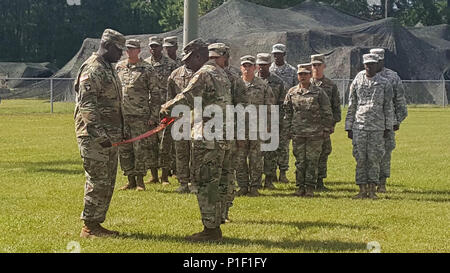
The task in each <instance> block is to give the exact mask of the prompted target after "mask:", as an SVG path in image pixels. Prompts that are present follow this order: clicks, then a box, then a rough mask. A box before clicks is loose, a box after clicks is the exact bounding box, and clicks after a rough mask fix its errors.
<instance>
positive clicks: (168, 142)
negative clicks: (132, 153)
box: [145, 36, 177, 185]
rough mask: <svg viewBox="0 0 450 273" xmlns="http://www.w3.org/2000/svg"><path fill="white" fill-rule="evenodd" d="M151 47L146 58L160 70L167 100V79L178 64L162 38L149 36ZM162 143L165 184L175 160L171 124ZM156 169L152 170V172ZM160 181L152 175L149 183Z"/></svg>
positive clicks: (163, 96) (163, 97) (162, 178)
mask: <svg viewBox="0 0 450 273" xmlns="http://www.w3.org/2000/svg"><path fill="white" fill-rule="evenodd" d="M149 47H150V54H151V56H150V57H148V58H147V59H145V61H146V62H148V63H149V64H150V65H152V66H153V67H154V68H155V70H156V71H157V72H158V75H159V77H160V82H161V84H162V86H164V89H163V90H162V92H161V102H162V103H164V102H166V101H167V98H168V94H167V80H168V78H169V76H170V73H172V71H174V70H175V69H176V68H177V64H176V62H175V61H174V60H172V59H170V58H169V57H167V56H164V55H163V54H162V50H163V47H162V39H161V38H159V37H156V36H152V37H150V38H149ZM159 136H160V138H161V141H160V142H161V143H160V158H159V159H160V166H161V168H162V175H161V181H162V183H163V184H165V185H166V184H169V175H171V173H170V171H171V170H172V169H173V162H174V161H175V158H174V155H173V154H174V152H175V151H172V148H173V140H172V136H171V135H170V126H169V127H167V128H166V129H164V131H163V132H161V133H160V135H159ZM153 172H154V170H152V173H153ZM154 182H158V178H157V177H156V178H155V177H152V179H151V180H150V181H149V183H154Z"/></svg>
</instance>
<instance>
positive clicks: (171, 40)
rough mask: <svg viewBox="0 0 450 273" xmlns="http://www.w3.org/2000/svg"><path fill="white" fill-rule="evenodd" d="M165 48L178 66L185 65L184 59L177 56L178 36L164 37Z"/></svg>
mask: <svg viewBox="0 0 450 273" xmlns="http://www.w3.org/2000/svg"><path fill="white" fill-rule="evenodd" d="M163 48H164V51H165V52H166V54H167V56H168V57H169V58H171V59H172V60H174V61H175V63H176V64H177V67H180V66H182V65H183V63H182V60H181V59H180V58H179V57H178V56H177V50H178V41H177V36H170V37H166V38H164V41H163Z"/></svg>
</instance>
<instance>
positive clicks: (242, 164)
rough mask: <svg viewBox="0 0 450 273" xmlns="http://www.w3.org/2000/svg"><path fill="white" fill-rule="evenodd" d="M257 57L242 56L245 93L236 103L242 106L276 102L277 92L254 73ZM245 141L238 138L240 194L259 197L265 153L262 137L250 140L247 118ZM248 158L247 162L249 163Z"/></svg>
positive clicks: (240, 94) (241, 94)
mask: <svg viewBox="0 0 450 273" xmlns="http://www.w3.org/2000/svg"><path fill="white" fill-rule="evenodd" d="M255 71H256V66H255V57H253V56H250V55H246V56H243V57H242V58H241V72H242V79H243V80H244V83H245V89H244V90H242V91H241V92H242V93H237V94H235V102H236V104H241V105H242V106H243V107H247V106H248V105H255V106H258V105H270V104H272V103H273V100H274V95H273V93H272V90H271V88H270V86H269V85H268V84H267V83H266V82H264V80H262V79H261V78H259V77H256V76H255ZM245 128H248V131H247V130H246V132H245V138H246V139H245V140H236V163H235V164H236V165H235V168H236V178H237V182H238V185H239V188H240V189H239V191H238V192H237V195H238V196H242V195H248V196H252V197H254V196H259V192H258V189H259V188H261V177H262V172H263V164H264V160H263V155H262V152H261V143H260V140H257V139H256V140H250V139H249V135H250V130H251V129H250V128H249V120H248V118H247V117H246V121H245ZM247 159H248V163H247Z"/></svg>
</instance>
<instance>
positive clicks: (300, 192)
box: [294, 187, 305, 197]
mask: <svg viewBox="0 0 450 273" xmlns="http://www.w3.org/2000/svg"><path fill="white" fill-rule="evenodd" d="M294 195H295V196H298V197H304V196H305V188H304V187H299V188H298V189H297V191H296V192H294Z"/></svg>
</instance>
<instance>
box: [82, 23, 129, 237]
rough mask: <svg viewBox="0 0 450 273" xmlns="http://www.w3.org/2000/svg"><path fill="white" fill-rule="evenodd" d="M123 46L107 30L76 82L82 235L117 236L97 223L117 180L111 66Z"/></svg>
mask: <svg viewBox="0 0 450 273" xmlns="http://www.w3.org/2000/svg"><path fill="white" fill-rule="evenodd" d="M123 49H125V37H124V36H123V35H122V34H120V33H119V32H117V31H114V30H111V29H106V30H105V31H104V32H103V35H102V38H101V42H100V48H99V50H98V51H97V52H95V53H93V54H92V55H91V57H89V58H88V59H87V60H86V61H85V62H84V63H83V64H82V65H81V67H80V69H79V71H78V74H77V77H76V80H75V85H74V90H75V93H76V102H75V113H74V118H75V133H76V137H77V142H78V148H79V149H80V154H81V158H82V159H83V167H84V170H85V175H86V185H85V189H84V209H83V212H82V214H81V219H82V220H83V221H84V226H83V228H82V229H81V234H80V236H81V237H84V238H90V237H103V236H116V235H118V234H119V233H118V232H116V231H110V230H107V229H105V228H104V227H102V226H101V225H100V224H101V223H103V222H104V221H105V218H106V213H107V211H108V208H109V204H110V202H111V197H112V194H113V191H114V185H115V182H116V173H117V158H118V148H117V147H112V143H114V142H119V141H122V140H123V131H122V130H123V121H122V105H121V101H122V94H121V85H120V80H119V77H118V76H117V74H116V71H115V70H114V68H113V66H112V65H111V63H115V62H117V61H118V60H119V59H120V57H121V56H122V50H123Z"/></svg>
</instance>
